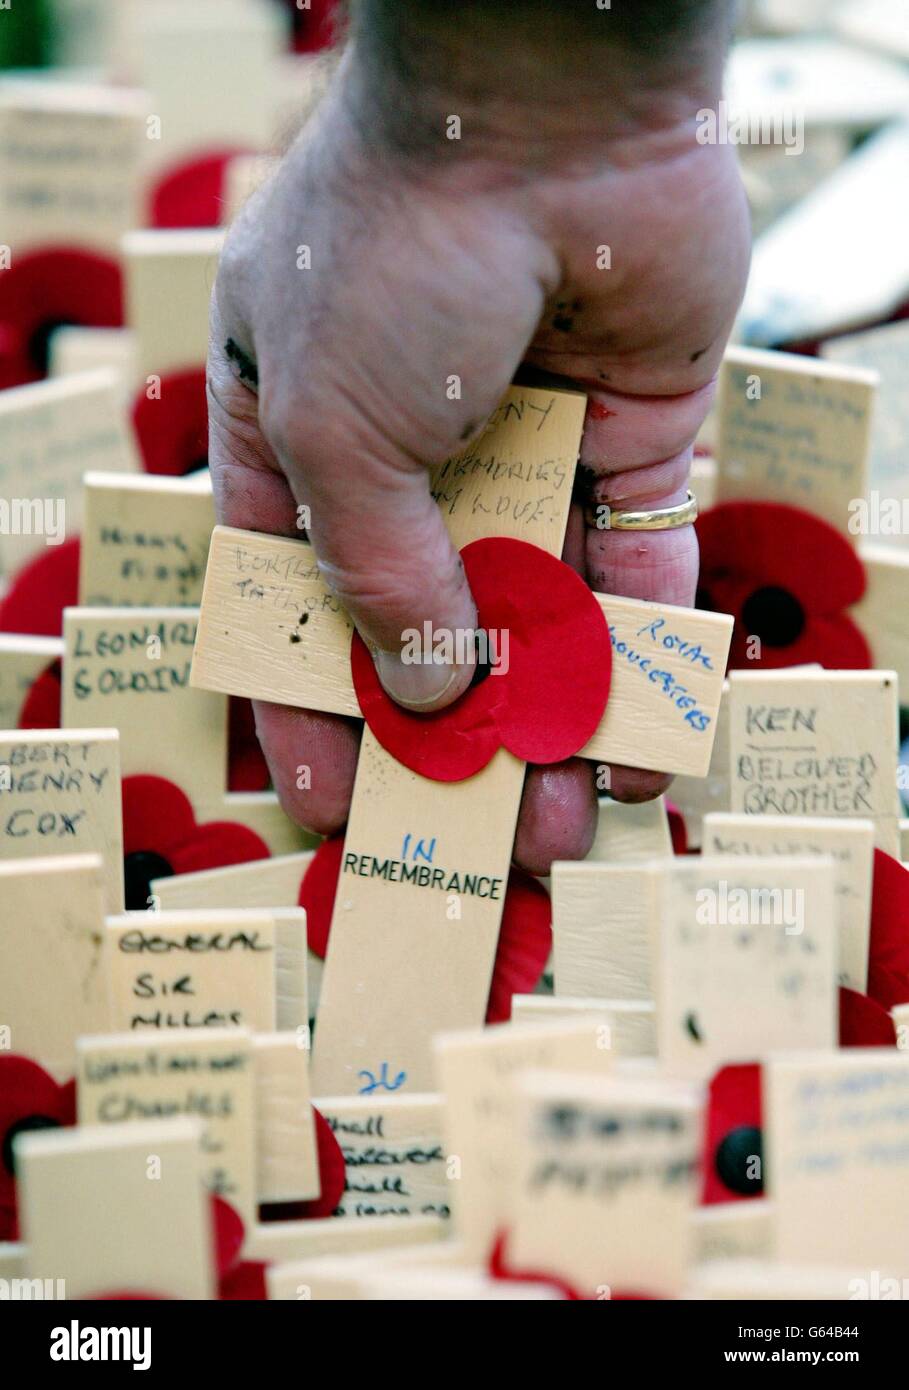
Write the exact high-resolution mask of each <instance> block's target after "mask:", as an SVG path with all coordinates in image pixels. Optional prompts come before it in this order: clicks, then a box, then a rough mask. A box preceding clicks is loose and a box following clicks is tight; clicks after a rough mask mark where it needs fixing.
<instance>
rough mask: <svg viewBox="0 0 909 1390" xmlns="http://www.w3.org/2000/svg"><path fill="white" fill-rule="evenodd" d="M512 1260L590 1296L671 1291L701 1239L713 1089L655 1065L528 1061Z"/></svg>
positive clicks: (521, 1092)
mask: <svg viewBox="0 0 909 1390" xmlns="http://www.w3.org/2000/svg"><path fill="white" fill-rule="evenodd" d="M517 1091H518V1097H519V1100H518V1106H519V1120H518V1128H517V1134H518V1164H517V1167H518V1172H517V1176H516V1180H515V1182H514V1184H513V1186H512V1189H511V1199H510V1207H511V1212H510V1215H511V1221H510V1231H509V1234H508V1240H507V1246H506V1260H507V1264H508V1267H509V1268H514V1269H517V1270H519V1271H520V1270H524V1271H530V1270H538V1271H539V1270H545V1272H546V1273H547V1274H552V1275H554V1276H555V1277H557V1278H561V1279H564V1280H566V1281H567V1282H568V1283H569V1284H571V1285H572V1286H573V1288H574V1289H576V1290H577V1292H578V1293H579V1294H580V1296H581V1297H582V1298H586V1299H590V1300H605V1299H610V1298H611V1297H613V1296H615V1295H622V1294H625V1295H629V1294H630V1295H634V1294H637V1295H638V1296H640V1295H642V1294H645V1295H649V1296H651V1297H672V1296H673V1295H674V1294H678V1293H679V1292H680V1290H681V1288H682V1286H683V1284H684V1281H685V1276H686V1271H687V1268H688V1265H689V1261H690V1258H691V1251H692V1247H693V1225H692V1220H691V1213H692V1211H693V1208H694V1205H695V1202H696V1200H697V1156H698V1152H699V1150H700V1147H701V1142H702V1132H701V1126H702V1122H703V1116H702V1105H703V1096H702V1094H701V1093H700V1091H699V1088H697V1087H696V1086H693V1085H691V1084H690V1083H687V1082H685V1081H680V1080H677V1079H662V1078H660V1079H658V1078H656V1077H655V1076H652V1075H651V1076H634V1077H632V1076H624V1075H621V1074H616V1075H613V1076H589V1075H587V1076H582V1075H579V1074H578V1073H575V1072H569V1071H565V1072H559V1071H553V1072H536V1071H529V1072H525V1073H524V1075H523V1076H522V1077H521V1078H519V1080H518V1082H517Z"/></svg>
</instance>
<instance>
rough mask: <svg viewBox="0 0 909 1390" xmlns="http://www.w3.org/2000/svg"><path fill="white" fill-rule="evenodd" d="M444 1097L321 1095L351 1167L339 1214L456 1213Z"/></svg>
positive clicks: (321, 1107) (362, 1217) (357, 1216)
mask: <svg viewBox="0 0 909 1390" xmlns="http://www.w3.org/2000/svg"><path fill="white" fill-rule="evenodd" d="M442 1101H443V1098H442V1097H441V1096H440V1095H437V1094H434V1093H432V1092H428V1093H426V1094H425V1095H417V1094H413V1095H404V1096H399V1095H388V1094H387V1093H385V1092H383V1091H381V1090H378V1091H377V1092H376V1094H375V1095H361V1096H329V1097H321V1096H320V1097H319V1101H318V1106H319V1112H320V1114H322V1115H323V1116H324V1118H325V1120H326V1121H327V1123H328V1125H329V1126H330V1127H331V1130H332V1133H333V1134H334V1136H335V1138H336V1139H337V1141H338V1144H339V1145H340V1148H341V1152H342V1154H343V1155H344V1162H345V1165H346V1172H345V1182H344V1195H343V1197H342V1199H341V1202H340V1204H339V1206H338V1209H337V1211H336V1213H335V1215H336V1216H339V1217H341V1216H344V1217H347V1218H349V1219H351V1220H357V1221H362V1220H366V1219H367V1218H369V1217H371V1216H383V1217H384V1216H391V1215H397V1216H407V1217H426V1216H435V1217H438V1218H439V1219H440V1220H443V1221H447V1220H448V1218H449V1215H450V1208H449V1199H450V1184H449V1181H448V1176H449V1170H448V1163H447V1159H446V1154H445V1149H444V1146H443V1143H442V1108H443V1106H442Z"/></svg>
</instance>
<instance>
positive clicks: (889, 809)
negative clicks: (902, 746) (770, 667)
mask: <svg viewBox="0 0 909 1390" xmlns="http://www.w3.org/2000/svg"><path fill="white" fill-rule="evenodd" d="M729 722H730V737H729V757H730V777H731V787H730V810H732V811H734V812H738V813H744V814H745V815H749V816H754V815H774V816H822V817H830V816H836V817H846V818H847V819H853V820H854V819H855V818H856V817H858V818H859V819H863V820H865V819H867V820H872V821H873V822H874V833H875V844H876V845H877V847H878V848H879V849H882V850H885V851H886V852H887V853H888V854H890V855H893V857H894V858H895V859H898V858H899V854H900V847H899V814H900V812H899V793H898V790H897V771H896V769H897V747H898V744H899V732H898V730H899V710H898V697H897V678H896V675H895V673H894V672H893V671H803V672H792V673H789V672H786V671H734V672H733V673H732V674H731V675H730V677H729Z"/></svg>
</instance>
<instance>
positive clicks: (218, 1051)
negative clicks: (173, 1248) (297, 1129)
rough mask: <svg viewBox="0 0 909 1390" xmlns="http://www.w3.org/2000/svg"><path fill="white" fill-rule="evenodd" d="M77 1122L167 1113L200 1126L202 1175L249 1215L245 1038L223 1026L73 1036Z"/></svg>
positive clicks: (248, 1047)
mask: <svg viewBox="0 0 909 1390" xmlns="http://www.w3.org/2000/svg"><path fill="white" fill-rule="evenodd" d="M76 1046H77V1050H78V1056H79V1069H78V1073H77V1089H76V1096H77V1101H78V1106H79V1124H80V1125H98V1124H107V1125H118V1126H126V1125H129V1124H132V1123H135V1122H141V1121H143V1120H147V1119H164V1118H166V1117H168V1116H170V1115H190V1116H196V1117H198V1118H199V1119H200V1120H201V1121H202V1123H203V1125H204V1126H205V1130H204V1136H203V1144H202V1150H203V1154H204V1160H205V1172H204V1176H203V1180H204V1182H205V1186H206V1187H207V1189H208V1190H209V1191H210V1192H214V1193H216V1194H217V1196H219V1197H223V1198H224V1199H225V1200H226V1201H228V1202H230V1204H231V1206H233V1207H234V1208H235V1209H236V1210H237V1211H238V1212H239V1213H240V1215H241V1216H242V1217H243V1220H244V1222H245V1223H247V1224H248V1223H249V1222H250V1221H251V1220H252V1219H253V1217H254V1216H255V1210H256V1191H255V1186H256V1183H255V1116H254V1103H255V1102H254V1080H253V1061H252V1039H251V1035H250V1034H249V1033H247V1032H245V1031H244V1030H238V1029H229V1028H197V1029H185V1030H184V1029H175V1030H174V1031H173V1032H171V1033H165V1034H163V1035H161V1036H158V1037H155V1038H153V1039H149V1038H148V1037H147V1036H146V1035H144V1034H143V1035H137V1034H135V1033H110V1034H107V1035H101V1036H96V1037H83V1038H80V1039H79V1040H78V1042H77V1044H76Z"/></svg>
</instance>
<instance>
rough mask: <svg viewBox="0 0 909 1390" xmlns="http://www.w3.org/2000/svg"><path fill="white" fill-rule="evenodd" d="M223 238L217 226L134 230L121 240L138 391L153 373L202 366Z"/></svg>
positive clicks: (161, 375) (160, 374)
mask: <svg viewBox="0 0 909 1390" xmlns="http://www.w3.org/2000/svg"><path fill="white" fill-rule="evenodd" d="M223 242H224V233H223V231H221V230H219V229H217V228H190V229H187V230H179V231H131V232H128V233H127V235H126V236H125V237H124V238H123V257H124V265H125V272H126V312H127V322H128V323H129V325H130V327H131V328H132V330H133V332H134V333H135V335H136V371H137V374H138V377H139V385H140V389H144V387H145V385H146V383H148V382H149V381H150V378H152V377H154V376H158V377H163V376H166V375H167V374H169V373H173V372H184V371H187V370H188V369H190V368H195V367H198V368H204V364H205V355H206V352H207V350H208V305H209V300H210V298H211V290H212V285H213V284H214V279H215V275H216V273H217V269H218V257H219V256H220V254H221V246H222V244H223Z"/></svg>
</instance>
